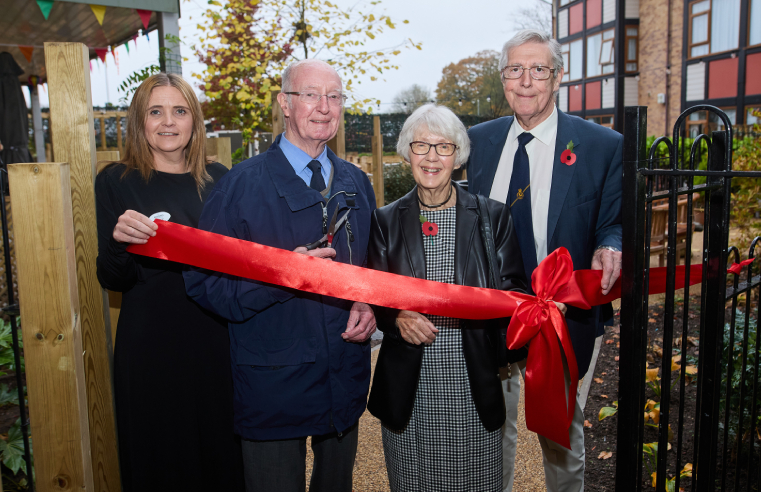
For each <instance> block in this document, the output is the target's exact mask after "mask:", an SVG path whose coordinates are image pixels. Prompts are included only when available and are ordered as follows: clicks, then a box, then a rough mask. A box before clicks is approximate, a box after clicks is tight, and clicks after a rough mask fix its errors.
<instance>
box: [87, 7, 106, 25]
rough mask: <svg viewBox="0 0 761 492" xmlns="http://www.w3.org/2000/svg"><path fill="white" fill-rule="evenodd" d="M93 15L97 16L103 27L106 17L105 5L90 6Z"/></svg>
mask: <svg viewBox="0 0 761 492" xmlns="http://www.w3.org/2000/svg"><path fill="white" fill-rule="evenodd" d="M90 8H91V9H92V13H93V14H95V18H96V19H98V24H100V25H101V26H102V25H103V17H104V16H105V15H106V7H105V6H103V5H93V4H90Z"/></svg>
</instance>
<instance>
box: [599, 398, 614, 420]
mask: <svg viewBox="0 0 761 492" xmlns="http://www.w3.org/2000/svg"><path fill="white" fill-rule="evenodd" d="M616 413H618V401H614V402H613V406H612V407H602V408H601V409H600V414H599V415H598V416H597V420H598V421H599V420H603V419H606V418H608V417H612V416H613V415H615V414H616Z"/></svg>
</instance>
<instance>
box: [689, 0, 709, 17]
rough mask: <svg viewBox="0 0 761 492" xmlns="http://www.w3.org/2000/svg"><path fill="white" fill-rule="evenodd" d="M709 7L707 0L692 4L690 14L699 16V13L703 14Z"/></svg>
mask: <svg viewBox="0 0 761 492" xmlns="http://www.w3.org/2000/svg"><path fill="white" fill-rule="evenodd" d="M709 5H710V2H709V0H704V1H702V2H697V3H693V4H692V13H693V15H694V14H699V13H700V12H705V11H707V10H708V6H709Z"/></svg>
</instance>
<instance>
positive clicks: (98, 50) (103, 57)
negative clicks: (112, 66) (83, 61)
mask: <svg viewBox="0 0 761 492" xmlns="http://www.w3.org/2000/svg"><path fill="white" fill-rule="evenodd" d="M93 49H94V50H95V54H96V55H98V58H100V61H102V62H103V63H106V53H108V48H93Z"/></svg>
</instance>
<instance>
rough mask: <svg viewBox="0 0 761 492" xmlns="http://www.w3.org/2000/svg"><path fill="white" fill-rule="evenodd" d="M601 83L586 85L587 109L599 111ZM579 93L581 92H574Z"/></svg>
mask: <svg viewBox="0 0 761 492" xmlns="http://www.w3.org/2000/svg"><path fill="white" fill-rule="evenodd" d="M600 91H601V82H600V81H599V80H598V81H597V82H589V83H588V84H587V85H586V92H587V94H586V96H587V97H586V105H587V109H600V106H601V105H602V95H601V93H600ZM574 92H581V91H574Z"/></svg>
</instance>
